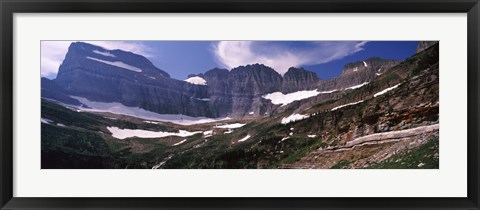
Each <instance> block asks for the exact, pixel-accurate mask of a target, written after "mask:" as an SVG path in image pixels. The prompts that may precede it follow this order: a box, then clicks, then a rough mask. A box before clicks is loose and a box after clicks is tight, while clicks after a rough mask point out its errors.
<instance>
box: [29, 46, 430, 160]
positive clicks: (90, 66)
mask: <svg viewBox="0 0 480 210" xmlns="http://www.w3.org/2000/svg"><path fill="white" fill-rule="evenodd" d="M40 44H41V69H40V72H41V99H39V100H41V119H38V118H37V119H38V123H39V125H41V167H42V169H438V168H439V42H437V41H222V40H219V41H81V40H74V41H42V42H41V43H40Z"/></svg>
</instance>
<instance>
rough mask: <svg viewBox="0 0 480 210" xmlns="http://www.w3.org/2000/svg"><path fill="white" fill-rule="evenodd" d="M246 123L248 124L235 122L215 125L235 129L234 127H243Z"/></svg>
mask: <svg viewBox="0 0 480 210" xmlns="http://www.w3.org/2000/svg"><path fill="white" fill-rule="evenodd" d="M244 125H246V124H242V123H234V124H227V125H219V126H215V127H217V128H230V129H234V128H240V127H243V126H244Z"/></svg>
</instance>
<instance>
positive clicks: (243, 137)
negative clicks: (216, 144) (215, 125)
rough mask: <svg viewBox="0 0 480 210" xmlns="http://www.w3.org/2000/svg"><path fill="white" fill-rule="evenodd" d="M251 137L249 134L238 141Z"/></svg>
mask: <svg viewBox="0 0 480 210" xmlns="http://www.w3.org/2000/svg"><path fill="white" fill-rule="evenodd" d="M249 138H250V135H247V136H245V137H243V138H242V139H240V140H238V142H242V141H246V140H247V139H249Z"/></svg>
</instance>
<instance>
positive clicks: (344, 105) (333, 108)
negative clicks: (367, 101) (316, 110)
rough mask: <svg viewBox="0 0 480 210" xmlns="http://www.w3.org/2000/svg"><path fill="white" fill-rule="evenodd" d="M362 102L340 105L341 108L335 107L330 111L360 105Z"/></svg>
mask: <svg viewBox="0 0 480 210" xmlns="http://www.w3.org/2000/svg"><path fill="white" fill-rule="evenodd" d="M362 102H363V100H361V101H357V102H353V103H348V104H344V105H341V106H337V107H335V108H333V109H332V111H335V110H337V109H341V108H343V107H346V106H351V105H355V104H359V103H362Z"/></svg>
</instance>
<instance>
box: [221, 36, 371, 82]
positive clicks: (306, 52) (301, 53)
mask: <svg viewBox="0 0 480 210" xmlns="http://www.w3.org/2000/svg"><path fill="white" fill-rule="evenodd" d="M365 44H366V42H360V41H333V42H325V41H321V42H266V41H220V42H218V43H216V44H215V45H214V46H213V52H214V55H215V58H216V60H217V62H218V63H219V64H220V65H223V66H224V67H226V68H229V69H231V68H234V67H237V66H240V65H247V64H255V63H261V64H265V65H267V66H270V67H272V68H273V69H275V70H276V71H277V72H278V73H280V74H282V75H283V74H285V73H286V72H287V70H288V68H290V67H292V66H293V67H300V66H304V65H315V64H322V63H327V62H330V61H333V60H337V59H341V58H343V57H345V56H348V55H351V54H354V53H356V52H359V51H361V50H363V46H364V45H365Z"/></svg>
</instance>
